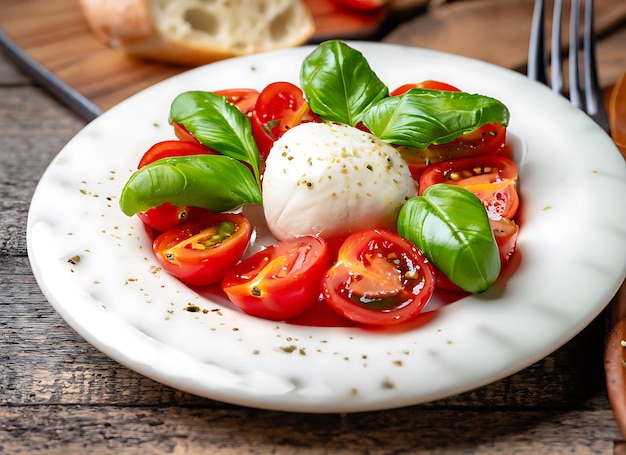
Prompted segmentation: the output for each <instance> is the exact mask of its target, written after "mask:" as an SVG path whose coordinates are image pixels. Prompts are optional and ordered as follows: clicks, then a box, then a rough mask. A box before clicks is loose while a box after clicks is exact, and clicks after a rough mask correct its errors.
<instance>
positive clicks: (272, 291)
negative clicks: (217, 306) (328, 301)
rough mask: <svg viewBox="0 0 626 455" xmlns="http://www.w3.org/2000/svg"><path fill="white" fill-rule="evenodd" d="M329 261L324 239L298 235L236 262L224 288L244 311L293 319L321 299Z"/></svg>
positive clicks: (261, 315)
mask: <svg viewBox="0 0 626 455" xmlns="http://www.w3.org/2000/svg"><path fill="white" fill-rule="evenodd" d="M328 261H329V258H328V247H327V246H326V243H325V242H324V240H322V239H320V238H319V237H314V236H301V237H295V238H293V239H289V240H285V241H282V242H280V243H277V244H275V245H271V246H269V247H268V248H266V249H264V250H261V251H259V252H257V253H255V254H253V255H252V256H250V257H249V258H247V259H245V260H244V261H242V262H240V263H239V264H237V266H235V267H234V268H233V269H232V270H230V271H229V272H228V273H227V274H226V276H225V277H224V280H223V281H222V288H223V290H224V292H225V293H226V295H227V296H228V298H229V299H230V300H231V302H233V304H235V306H237V307H238V308H239V309H241V310H242V311H243V312H245V313H248V314H250V315H252V316H257V317H261V318H265V319H272V320H285V319H291V318H294V317H296V316H298V315H300V314H302V313H304V312H305V311H306V310H308V309H309V308H311V306H312V305H313V304H314V303H315V302H317V301H318V300H319V296H320V282H321V279H322V277H323V276H324V273H325V272H326V270H327V269H328Z"/></svg>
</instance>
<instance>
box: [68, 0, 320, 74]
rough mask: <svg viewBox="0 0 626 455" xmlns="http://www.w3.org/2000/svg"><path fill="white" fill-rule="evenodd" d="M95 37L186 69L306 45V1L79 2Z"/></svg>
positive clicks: (310, 27)
mask: <svg viewBox="0 0 626 455" xmlns="http://www.w3.org/2000/svg"><path fill="white" fill-rule="evenodd" d="M80 4H81V8H82V11H83V14H84V16H85V18H86V20H87V23H88V24H89V27H90V28H91V30H92V31H93V32H94V34H95V35H96V36H97V37H98V38H99V39H100V40H101V41H103V42H104V43H105V44H107V45H108V46H110V47H112V48H122V49H124V50H126V51H127V52H128V53H129V54H131V55H135V56H139V57H143V58H147V59H153V60H159V61H164V62H169V63H177V64H183V65H201V64H204V63H210V62H213V61H216V60H221V59H224V58H229V57H234V56H238V55H245V54H251V53H256V52H264V51H270V50H275V49H281V48H286V47H291V46H297V45H300V44H303V43H305V42H306V41H307V40H308V39H309V38H310V37H311V36H312V35H313V32H314V30H315V25H314V22H313V17H312V15H311V14H310V12H309V10H308V9H307V7H306V6H305V5H304V4H303V2H302V0H80Z"/></svg>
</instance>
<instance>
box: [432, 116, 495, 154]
mask: <svg viewBox="0 0 626 455" xmlns="http://www.w3.org/2000/svg"><path fill="white" fill-rule="evenodd" d="M505 148H506V127H505V126H504V125H503V124H502V123H487V124H485V125H483V126H481V127H480V128H478V129H477V130H475V131H472V132H470V133H466V134H464V135H462V136H459V137H457V138H456V139H454V140H452V141H450V142H446V143H445V144H437V145H430V146H429V147H428V154H429V158H430V162H431V163H436V162H438V161H443V160H451V159H455V158H463V157H468V156H474V155H488V154H494V153H500V152H502V151H503V150H504V149H505Z"/></svg>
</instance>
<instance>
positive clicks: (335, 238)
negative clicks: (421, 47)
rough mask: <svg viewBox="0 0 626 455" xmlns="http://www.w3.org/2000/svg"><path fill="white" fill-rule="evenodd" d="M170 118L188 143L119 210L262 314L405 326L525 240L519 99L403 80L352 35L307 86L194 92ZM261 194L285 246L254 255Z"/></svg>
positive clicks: (205, 282) (313, 65)
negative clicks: (512, 144)
mask: <svg viewBox="0 0 626 455" xmlns="http://www.w3.org/2000/svg"><path fill="white" fill-rule="evenodd" d="M169 121H170V123H171V125H172V126H173V128H174V132H175V134H176V137H177V139H176V140H168V141H163V142H159V143H157V144H154V146H152V147H151V148H150V149H149V150H148V151H147V152H146V153H145V154H144V155H143V157H142V158H141V160H140V162H139V164H138V169H137V170H136V171H135V172H134V173H133V174H132V175H131V177H130V178H129V180H128V181H127V183H126V185H125V186H124V188H123V191H122V193H121V197H120V207H121V209H122V211H123V212H124V213H125V214H127V215H129V216H133V215H137V216H139V217H140V218H141V220H142V221H143V223H144V224H145V225H146V226H147V227H148V228H149V229H150V230H151V232H153V233H154V243H153V249H154V254H155V256H156V258H157V260H158V262H159V263H160V264H161V266H162V268H163V269H164V270H166V271H167V272H169V273H170V274H172V275H174V276H175V277H177V278H178V279H180V280H181V281H182V282H184V283H186V284H189V285H193V286H209V285H213V286H215V285H216V284H217V285H219V286H220V287H221V289H222V290H223V292H224V293H225V294H226V295H227V296H228V298H229V299H230V300H231V301H232V302H233V304H234V305H235V306H237V307H238V308H240V309H241V310H242V311H244V312H246V313H248V314H250V315H253V316H257V317H262V318H267V319H272V320H292V319H294V318H298V317H299V316H300V315H302V314H303V313H305V312H307V311H309V310H310V309H311V308H312V307H314V306H315V305H327V306H328V307H330V308H331V309H333V310H334V311H335V312H336V314H338V315H340V316H341V318H345V319H346V320H348V321H351V323H353V324H366V325H390V324H399V323H403V322H407V321H410V320H412V319H413V318H415V317H416V316H417V315H419V314H420V313H421V312H422V311H423V309H424V307H425V306H426V304H427V302H428V301H429V299H430V298H431V296H432V294H433V292H434V290H435V288H443V289H446V290H448V291H455V292H459V293H465V294H466V293H480V292H483V291H485V290H487V289H488V288H489V287H490V286H491V285H492V284H493V283H494V282H495V280H496V279H497V278H498V276H499V275H500V273H501V270H502V268H503V266H504V265H505V264H506V263H507V262H508V261H509V259H510V257H511V255H512V253H513V251H514V250H515V245H516V239H517V233H518V230H519V228H518V225H517V223H516V222H515V217H516V213H517V209H518V205H519V196H518V192H517V180H518V170H517V167H516V165H515V163H514V161H513V160H512V159H511V155H510V151H509V150H508V148H507V143H506V129H507V125H508V121H509V111H508V109H507V107H506V106H505V105H503V104H502V103H501V102H500V101H498V100H496V99H493V98H490V97H488V96H483V95H479V94H470V93H466V92H463V91H461V90H459V89H458V88H456V87H453V86H451V85H449V84H447V83H445V82H441V81H430V80H429V81H423V82H419V83H407V84H406V85H403V86H401V87H397V88H395V89H393V90H390V89H389V88H388V87H387V86H386V85H385V83H384V82H383V81H382V80H380V79H379V78H378V76H377V75H376V73H375V72H374V71H373V69H372V68H371V67H370V65H369V64H368V62H367V60H366V59H365V57H364V56H363V55H362V54H361V53H360V52H359V51H357V50H356V49H354V48H351V47H350V46H348V45H347V44H346V43H343V42H341V41H336V40H333V41H327V42H324V43H322V44H320V45H319V46H318V47H316V48H315V49H314V50H313V52H312V53H311V54H309V55H308V56H307V57H306V58H305V59H304V61H303V63H302V67H301V72H300V86H296V85H295V84H292V83H289V82H275V83H271V84H269V85H268V86H266V87H265V88H264V89H262V90H260V91H258V90H256V89H250V88H243V89H241V88H232V89H225V90H221V91H216V92H205V91H190V92H185V93H181V94H180V95H179V96H177V97H176V98H175V99H174V100H173V102H172V104H171V109H170V113H169ZM257 204H262V206H263V212H264V215H265V219H266V222H267V226H268V227H269V229H270V231H271V232H272V234H273V236H274V237H275V239H276V242H275V243H274V244H271V245H266V246H265V247H264V248H262V249H261V250H260V251H258V252H256V253H254V254H251V255H247V256H246V250H247V248H248V245H249V243H250V240H251V237H252V235H253V231H254V229H255V226H253V225H252V223H251V222H250V221H249V220H248V219H247V218H246V217H245V216H244V215H243V213H242V212H241V211H240V210H239V209H240V208H241V207H242V206H246V205H257ZM460 295H464V294H460Z"/></svg>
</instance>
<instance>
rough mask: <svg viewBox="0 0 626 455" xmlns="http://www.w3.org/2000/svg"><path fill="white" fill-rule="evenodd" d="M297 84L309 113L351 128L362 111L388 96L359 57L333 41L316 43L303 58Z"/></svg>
mask: <svg viewBox="0 0 626 455" xmlns="http://www.w3.org/2000/svg"><path fill="white" fill-rule="evenodd" d="M300 85H301V86H302V91H303V92H304V94H305V96H306V99H307V101H308V103H309V106H310V107H311V110H312V111H313V112H315V113H316V114H317V115H319V116H320V117H321V118H322V119H323V120H325V121H329V122H339V123H345V124H348V125H351V126H355V125H356V124H357V123H359V122H360V121H361V114H362V112H363V110H364V109H365V108H367V107H368V106H369V105H371V104H373V103H375V102H377V101H378V100H380V99H382V98H384V97H386V96H387V95H388V94H389V89H388V88H387V86H386V85H385V84H384V83H383V82H382V81H381V80H380V79H379V78H378V76H377V75H376V73H374V71H373V70H372V68H371V67H370V65H369V63H368V62H367V60H366V59H365V57H364V56H363V54H361V52H359V51H357V50H356V49H353V48H351V47H350V46H348V45H347V44H345V43H343V42H341V41H336V40H331V41H326V42H324V43H322V44H320V45H319V46H317V47H316V48H315V50H314V51H313V52H312V53H311V54H310V55H309V56H307V57H306V58H305V59H304V61H303V63H302V68H301V72H300Z"/></svg>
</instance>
